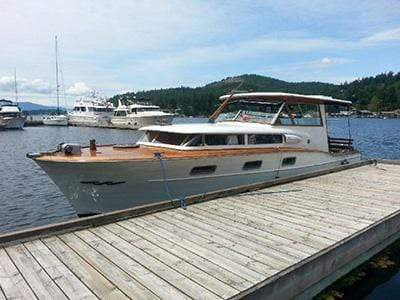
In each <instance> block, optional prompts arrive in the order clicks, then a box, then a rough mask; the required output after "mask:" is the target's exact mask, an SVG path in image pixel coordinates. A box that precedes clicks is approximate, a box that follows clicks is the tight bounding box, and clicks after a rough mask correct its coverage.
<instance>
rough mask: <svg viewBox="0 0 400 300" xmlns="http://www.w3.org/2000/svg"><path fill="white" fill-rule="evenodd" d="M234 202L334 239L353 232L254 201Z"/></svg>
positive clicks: (239, 200)
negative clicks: (312, 229) (317, 231)
mask: <svg viewBox="0 0 400 300" xmlns="http://www.w3.org/2000/svg"><path fill="white" fill-rule="evenodd" d="M234 202H236V203H238V204H243V205H246V206H248V207H249V208H252V210H255V211H258V212H260V211H262V212H263V214H268V216H271V217H274V218H276V219H279V220H284V221H286V222H288V223H295V224H301V225H302V226H305V227H309V228H317V229H318V230H319V231H321V232H324V233H325V234H329V235H331V234H332V235H333V236H335V237H339V238H340V237H344V236H347V235H348V234H349V233H353V232H354V230H350V229H348V228H346V227H342V226H334V225H332V224H330V223H328V222H326V221H324V222H321V221H320V220H319V219H317V218H312V217H311V216H307V217H304V216H302V215H301V214H295V213H294V212H287V211H283V210H278V209H274V208H271V207H270V208H266V207H265V206H262V205H260V204H259V203H257V202H255V201H249V199H248V198H239V197H238V198H237V199H235V200H234Z"/></svg>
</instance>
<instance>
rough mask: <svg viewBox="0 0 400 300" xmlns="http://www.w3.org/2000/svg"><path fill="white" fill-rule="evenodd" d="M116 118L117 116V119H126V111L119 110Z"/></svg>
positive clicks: (115, 114)
mask: <svg viewBox="0 0 400 300" xmlns="http://www.w3.org/2000/svg"><path fill="white" fill-rule="evenodd" d="M114 116H116V117H125V116H126V111H124V110H118V111H116V112H114Z"/></svg>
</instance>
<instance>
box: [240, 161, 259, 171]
mask: <svg viewBox="0 0 400 300" xmlns="http://www.w3.org/2000/svg"><path fill="white" fill-rule="evenodd" d="M261 165H262V160H254V161H248V162H246V163H245V164H244V165H243V170H251V169H259V168H261Z"/></svg>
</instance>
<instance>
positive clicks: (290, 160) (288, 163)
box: [282, 157, 296, 167]
mask: <svg viewBox="0 0 400 300" xmlns="http://www.w3.org/2000/svg"><path fill="white" fill-rule="evenodd" d="M295 163H296V157H285V158H284V159H283V160H282V167H286V166H293V165H294V164H295Z"/></svg>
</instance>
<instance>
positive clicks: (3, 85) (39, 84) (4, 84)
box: [0, 76, 53, 94]
mask: <svg viewBox="0 0 400 300" xmlns="http://www.w3.org/2000/svg"><path fill="white" fill-rule="evenodd" d="M14 88H15V86H14V77H11V76H3V77H0V91H4V92H14ZM17 88H18V92H20V93H35V94H49V93H51V92H52V91H53V88H52V86H51V85H50V84H49V83H48V82H45V81H44V80H42V79H40V78H38V79H33V80H29V79H26V78H20V79H17Z"/></svg>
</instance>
